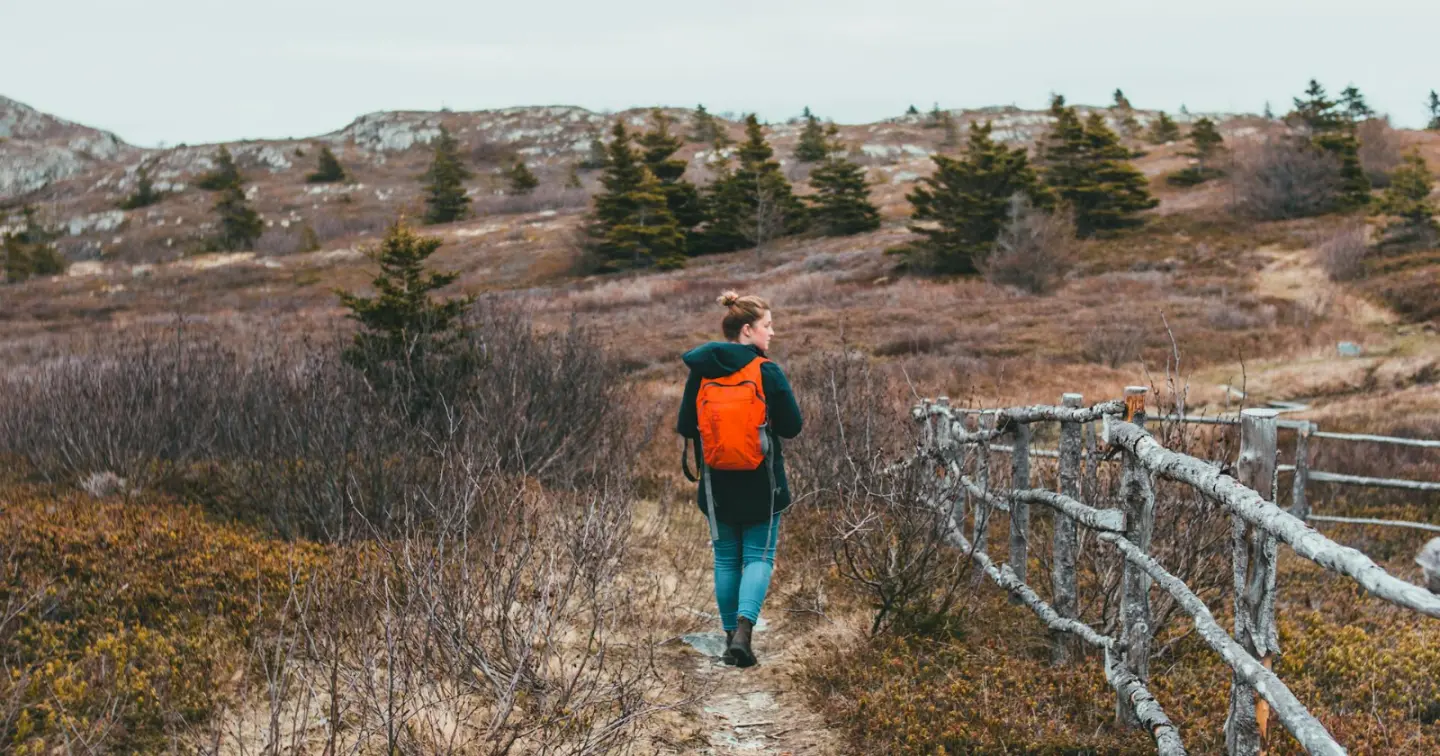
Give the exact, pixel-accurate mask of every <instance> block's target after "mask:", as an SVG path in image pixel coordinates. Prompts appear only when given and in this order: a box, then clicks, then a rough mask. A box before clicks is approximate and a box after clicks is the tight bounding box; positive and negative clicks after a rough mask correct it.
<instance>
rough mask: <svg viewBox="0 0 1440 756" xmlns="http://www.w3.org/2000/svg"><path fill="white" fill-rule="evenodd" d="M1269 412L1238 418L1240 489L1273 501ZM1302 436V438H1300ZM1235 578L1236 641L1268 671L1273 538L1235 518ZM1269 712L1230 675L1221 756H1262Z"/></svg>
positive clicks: (1274, 643) (1273, 640)
mask: <svg viewBox="0 0 1440 756" xmlns="http://www.w3.org/2000/svg"><path fill="white" fill-rule="evenodd" d="M1278 414H1279V413H1278V412H1276V411H1275V410H1273V409H1247V410H1245V411H1243V412H1241V413H1240V460H1239V463H1238V464H1237V466H1236V473H1237V474H1238V476H1239V480H1240V483H1241V484H1243V485H1245V486H1246V487H1248V488H1250V489H1252V490H1254V491H1255V492H1256V493H1258V494H1260V497H1261V498H1263V499H1267V500H1269V499H1273V498H1274V494H1273V491H1274V481H1275V446H1276V443H1275V427H1276V423H1275V417H1276V415H1278ZM1302 435H1303V434H1302ZM1230 520H1231V522H1230V534H1231V547H1232V549H1233V555H1234V557H1233V558H1234V578H1235V640H1236V641H1238V642H1239V643H1240V645H1241V646H1242V647H1244V649H1245V650H1246V651H1247V652H1249V653H1250V654H1251V655H1253V656H1254V657H1255V658H1256V659H1259V660H1260V662H1261V663H1262V664H1264V665H1265V668H1266V669H1269V668H1270V666H1271V664H1272V663H1273V661H1274V655H1275V653H1276V652H1277V651H1279V634H1278V633H1277V632H1276V629H1275V562H1276V558H1275V557H1276V541H1275V537H1274V536H1271V535H1269V534H1267V533H1266V532H1265V531H1263V530H1261V529H1259V528H1253V527H1249V526H1248V525H1247V524H1246V522H1245V521H1244V520H1243V519H1241V518H1240V517H1239V516H1232V517H1231V518H1230ZM1269 716H1270V707H1269V704H1267V703H1266V702H1265V700H1264V699H1262V698H1260V697H1259V696H1257V695H1256V694H1255V689H1254V688H1251V687H1250V686H1249V685H1247V684H1245V682H1244V681H1243V680H1242V679H1241V678H1240V676H1239V675H1238V674H1237V675H1234V676H1232V677H1231V682H1230V712H1229V715H1228V716H1227V717H1226V719H1225V750H1226V752H1227V753H1229V754H1231V755H1232V756H1255V755H1256V754H1263V753H1265V752H1266V748H1267V744H1266V740H1267V735H1268V731H1267V730H1268V725H1269V721H1268V720H1269Z"/></svg>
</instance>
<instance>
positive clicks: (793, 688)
mask: <svg viewBox="0 0 1440 756" xmlns="http://www.w3.org/2000/svg"><path fill="white" fill-rule="evenodd" d="M771 613H774V612H773V611H772V612H771ZM761 623H762V624H761V625H760V627H759V628H757V632H756V636H755V651H756V656H757V657H758V658H759V660H760V664H759V665H758V666H755V667H752V668H750V669H736V668H734V667H728V666H725V665H724V664H722V663H721V662H720V659H719V658H718V654H719V653H720V651H721V650H722V647H723V644H724V639H725V636H724V635H723V634H721V633H695V634H691V635H687V636H685V638H684V640H683V642H681V643H677V644H674V645H673V646H672V648H673V649H675V650H676V653H681V654H684V655H685V659H684V664H685V665H686V666H687V667H688V669H689V671H690V672H691V674H693V675H695V676H696V677H698V678H699V679H700V680H701V681H702V685H704V686H705V687H706V688H707V689H708V690H709V694H708V695H707V696H706V697H705V699H704V700H703V701H701V703H700V705H699V706H698V707H697V713H698V714H699V717H700V722H699V725H700V737H699V738H698V739H697V740H699V741H702V742H703V744H699V745H698V746H697V748H696V750H694V751H692V752H693V753H697V754H707V755H709V756H730V755H731V754H777V755H781V756H819V754H837V753H842V752H843V751H844V746H843V741H842V739H841V738H840V736H839V735H838V734H837V733H834V732H832V731H831V730H830V729H828V728H827V727H826V725H825V721H824V719H823V718H822V717H820V715H819V714H817V713H816V712H815V711H813V710H812V709H811V708H810V707H809V705H808V702H807V701H806V700H805V694H804V692H803V691H802V690H800V689H799V687H798V686H797V685H796V684H795V682H794V679H793V676H794V675H795V673H796V672H797V671H798V667H799V664H800V660H801V659H802V658H803V656H804V653H805V647H806V644H805V641H806V640H807V639H808V638H809V637H811V636H812V633H810V632H807V631H805V630H803V629H801V628H800V627H799V626H798V624H797V623H787V622H786V620H785V618H783V617H781V618H777V620H776V621H775V623H773V624H772V623H769V622H767V621H766V620H765V619H764V618H762V619H761Z"/></svg>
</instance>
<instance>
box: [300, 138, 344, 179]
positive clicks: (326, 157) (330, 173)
mask: <svg viewBox="0 0 1440 756" xmlns="http://www.w3.org/2000/svg"><path fill="white" fill-rule="evenodd" d="M344 180H345V167H344V166H342V165H340V160H339V159H337V158H336V157H335V153H333V152H331V151H330V147H329V145H321V146H320V155H319V157H318V158H317V162H316V165H315V172H314V173H312V174H310V175H308V176H306V177H305V181H307V182H308V183H311V184H332V183H335V182H337V181H344Z"/></svg>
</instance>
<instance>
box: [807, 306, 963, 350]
mask: <svg viewBox="0 0 1440 756" xmlns="http://www.w3.org/2000/svg"><path fill="white" fill-rule="evenodd" d="M786 301H787V302H788V301H789V300H786ZM956 339H957V334H956V333H955V331H954V330H952V329H947V328H937V327H934V326H928V327H924V328H919V329H916V330H913V331H908V332H906V333H904V334H902V335H900V336H897V337H895V338H893V339H891V340H889V341H886V342H883V343H881V344H880V345H878V346H876V347H875V349H874V350H873V351H874V354H875V356H876V357H895V356H898V355H905V354H933V353H936V352H943V351H945V348H946V347H948V346H950V345H951V344H954V343H955V341H956Z"/></svg>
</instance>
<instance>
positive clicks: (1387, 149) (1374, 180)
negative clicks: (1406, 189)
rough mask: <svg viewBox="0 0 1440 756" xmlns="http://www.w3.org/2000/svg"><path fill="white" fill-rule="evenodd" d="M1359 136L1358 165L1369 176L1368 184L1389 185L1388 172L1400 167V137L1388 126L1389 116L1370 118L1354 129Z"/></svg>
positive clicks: (1401, 157)
mask: <svg viewBox="0 0 1440 756" xmlns="http://www.w3.org/2000/svg"><path fill="white" fill-rule="evenodd" d="M1356 136H1358V137H1359V138H1360V165H1361V167H1363V168H1364V169H1365V175H1366V176H1368V177H1369V178H1370V185H1371V186H1374V187H1376V188H1380V189H1384V188H1385V187H1387V186H1389V185H1390V172H1391V171H1393V170H1395V169H1396V168H1399V167H1400V163H1401V161H1402V160H1403V159H1404V156H1403V155H1401V153H1400V139H1399V136H1398V135H1397V134H1396V133H1395V130H1394V129H1392V128H1390V119H1389V118H1371V119H1370V120H1368V121H1365V122H1363V123H1361V124H1360V126H1359V127H1358V128H1357V129H1356Z"/></svg>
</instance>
